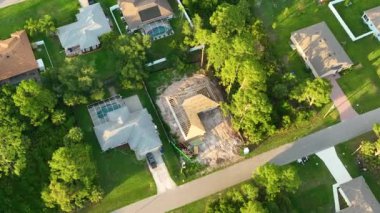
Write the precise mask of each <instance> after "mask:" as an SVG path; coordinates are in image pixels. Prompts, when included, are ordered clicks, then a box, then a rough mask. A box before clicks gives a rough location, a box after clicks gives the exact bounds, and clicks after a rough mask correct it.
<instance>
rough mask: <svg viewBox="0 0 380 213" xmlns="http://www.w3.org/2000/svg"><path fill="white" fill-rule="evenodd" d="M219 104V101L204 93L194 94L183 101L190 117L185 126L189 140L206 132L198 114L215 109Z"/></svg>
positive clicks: (186, 112)
mask: <svg viewBox="0 0 380 213" xmlns="http://www.w3.org/2000/svg"><path fill="white" fill-rule="evenodd" d="M218 106H219V104H218V103H216V102H215V101H213V100H211V99H210V98H208V97H206V96H204V95H202V94H198V95H195V96H192V97H190V98H187V99H185V100H184V101H183V103H182V107H183V110H184V111H185V114H186V116H187V118H188V122H187V127H186V128H184V132H185V134H186V137H185V138H186V139H187V140H188V139H191V138H195V137H197V136H201V135H203V134H204V133H205V132H206V131H205V128H204V126H203V124H202V122H201V119H200V118H199V115H198V114H199V113H201V112H205V111H208V110H211V109H215V108H216V107H218Z"/></svg>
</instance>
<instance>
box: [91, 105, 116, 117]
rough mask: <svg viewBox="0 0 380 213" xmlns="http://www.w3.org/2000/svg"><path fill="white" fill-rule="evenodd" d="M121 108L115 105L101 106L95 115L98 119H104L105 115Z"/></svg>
mask: <svg viewBox="0 0 380 213" xmlns="http://www.w3.org/2000/svg"><path fill="white" fill-rule="evenodd" d="M120 107H121V106H120V104H117V103H112V104H107V105H105V106H103V107H102V108H101V109H100V110H99V111H98V112H97V113H96V114H97V115H98V117H99V118H100V119H102V118H104V117H106V115H107V113H109V112H112V111H114V110H117V109H119V108H120Z"/></svg>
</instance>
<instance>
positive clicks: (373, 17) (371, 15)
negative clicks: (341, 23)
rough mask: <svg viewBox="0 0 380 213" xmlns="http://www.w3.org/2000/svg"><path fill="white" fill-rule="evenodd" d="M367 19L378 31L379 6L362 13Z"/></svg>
mask: <svg viewBox="0 0 380 213" xmlns="http://www.w3.org/2000/svg"><path fill="white" fill-rule="evenodd" d="M364 14H366V15H367V17H368V19H369V20H370V21H371V22H372V23H373V25H374V26H375V27H376V28H377V30H379V31H380V6H378V7H375V8H372V9H370V10H366V11H364Z"/></svg>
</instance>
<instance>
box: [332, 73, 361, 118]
mask: <svg viewBox="0 0 380 213" xmlns="http://www.w3.org/2000/svg"><path fill="white" fill-rule="evenodd" d="M338 78H340V75H339V74H336V75H335V76H333V75H331V76H329V77H327V79H329V80H330V83H331V85H332V86H333V88H332V91H331V95H330V97H331V99H332V100H333V102H334V105H335V107H336V108H337V110H338V112H339V115H340V120H341V121H345V120H348V119H351V118H353V117H356V116H358V115H359V114H358V113H357V112H356V111H355V109H354V108H353V107H352V105H351V103H350V101H349V100H348V98H347V96H346V95H345V94H344V92H343V90H342V89H341V88H340V86H339V84H338V83H337V82H336V79H338Z"/></svg>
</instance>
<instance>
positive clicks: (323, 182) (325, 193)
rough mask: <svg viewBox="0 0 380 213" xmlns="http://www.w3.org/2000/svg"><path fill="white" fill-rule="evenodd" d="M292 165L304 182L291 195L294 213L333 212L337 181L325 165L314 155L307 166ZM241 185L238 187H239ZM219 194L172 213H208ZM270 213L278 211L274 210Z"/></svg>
mask: <svg viewBox="0 0 380 213" xmlns="http://www.w3.org/2000/svg"><path fill="white" fill-rule="evenodd" d="M292 165H293V166H294V167H295V168H296V170H297V173H298V174H299V176H300V178H301V181H302V183H301V186H300V188H299V189H298V191H297V192H296V193H295V194H293V195H290V200H291V202H292V203H291V206H292V207H293V210H294V212H308V213H317V212H318V213H326V212H333V211H334V199H333V192H332V185H333V184H334V183H335V180H334V178H333V177H332V176H331V174H330V172H329V171H328V169H327V168H326V166H325V164H324V163H323V162H322V161H321V160H320V159H319V158H318V157H317V156H316V155H313V156H311V157H310V158H309V161H308V162H307V163H306V164H305V165H301V164H298V163H293V164H292ZM241 184H243V183H241ZM241 184H239V185H237V186H236V187H239V186H240V185H241ZM226 190H228V189H226ZM218 194H220V193H217V194H214V195H211V196H209V197H206V198H203V199H201V200H198V201H196V202H193V203H190V204H188V205H185V206H183V207H180V208H178V209H175V210H173V211H171V212H172V213H203V212H205V211H206V207H207V203H208V202H209V201H210V200H212V199H214V198H215V197H216V196H217V195H218ZM280 207H281V206H280ZM269 212H277V211H275V210H273V209H272V210H270V211H269Z"/></svg>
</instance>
